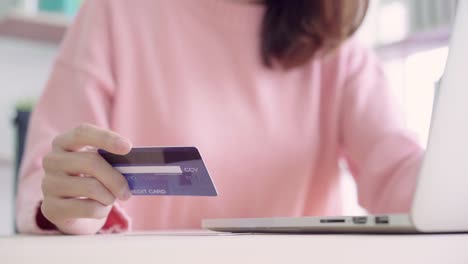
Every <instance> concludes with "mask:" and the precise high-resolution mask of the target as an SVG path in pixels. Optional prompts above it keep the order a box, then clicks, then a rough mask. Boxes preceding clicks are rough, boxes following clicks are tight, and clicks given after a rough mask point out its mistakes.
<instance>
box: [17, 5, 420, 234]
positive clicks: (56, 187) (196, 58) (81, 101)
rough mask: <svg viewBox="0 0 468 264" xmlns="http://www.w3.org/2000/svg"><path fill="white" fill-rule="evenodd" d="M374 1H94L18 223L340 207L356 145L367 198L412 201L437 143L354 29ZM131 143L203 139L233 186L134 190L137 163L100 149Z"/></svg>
mask: <svg viewBox="0 0 468 264" xmlns="http://www.w3.org/2000/svg"><path fill="white" fill-rule="evenodd" d="M367 4H368V3H367V1H359V0H353V1H350V0H334V1H330V0H322V1H319V0H301V1H299V0H298V1H274V0H267V1H265V2H264V3H248V2H247V1H240V0H236V1H235V0H197V1H192V0H176V1H174V0H159V1H154V0H140V1H123V0H121V1H114V0H112V1H111V0H93V1H87V2H86V3H85V4H84V6H83V8H82V10H81V11H80V13H79V15H78V17H77V18H76V22H75V23H74V25H73V26H72V28H71V29H70V31H69V32H68V34H67V36H66V39H65V40H64V43H63V45H62V48H61V51H60V53H59V55H58V58H57V60H56V64H55V67H54V69H53V72H52V75H51V77H50V79H49V82H48V84H47V87H46V89H45V91H44V93H43V95H42V97H41V99H40V101H39V103H38V105H37V107H36V109H35V111H34V113H33V116H32V121H31V125H30V133H29V136H28V143H27V149H26V156H25V159H24V162H23V166H22V171H21V180H20V187H19V188H20V189H19V197H18V205H17V207H18V208H17V209H18V210H17V219H18V222H17V224H18V227H19V230H20V231H21V232H35V233H44V232H58V231H60V232H63V233H68V234H92V233H96V232H113V231H125V230H128V229H130V228H132V227H133V229H135V230H144V229H160V228H170V229H175V228H198V227H200V220H201V219H202V218H211V217H267V216H303V215H336V214H340V212H341V197H340V181H339V179H340V178H339V166H338V163H339V160H340V159H341V158H345V159H346V160H347V162H348V164H349V167H350V169H351V171H352V173H353V175H354V177H355V179H356V182H357V186H358V191H359V202H360V204H361V205H362V206H364V207H365V208H366V209H367V210H369V211H371V212H374V213H378V212H387V213H397V212H406V211H408V209H409V205H410V201H411V198H412V194H413V189H414V186H415V178H416V174H417V170H418V166H419V163H420V158H421V154H422V151H421V148H420V147H419V146H418V145H417V144H416V143H415V142H414V141H413V140H412V139H411V138H410V137H409V136H408V134H407V131H406V130H405V128H404V126H403V125H402V123H401V122H400V120H399V118H398V113H397V111H396V107H395V104H394V101H393V99H392V98H391V96H390V94H389V89H388V85H387V82H386V80H385V78H384V75H383V73H382V69H381V66H380V65H379V62H378V60H377V59H376V58H375V56H374V55H373V54H372V53H370V52H369V51H368V50H367V49H365V48H363V47H361V46H360V45H359V44H358V43H357V41H356V40H355V39H353V38H350V36H351V35H352V34H353V33H354V32H355V30H356V29H357V27H358V26H359V24H360V23H361V21H362V19H363V17H364V14H365V10H366V8H367ZM132 145H133V146H148V145H150V146H163V145H172V146H174V145H177V146H179V145H180V146H187V145H190V146H192V145H194V146H197V147H198V148H199V149H200V151H201V152H202V153H203V155H204V158H205V161H206V163H207V166H208V167H209V168H210V171H211V174H212V177H213V180H214V182H215V183H216V185H217V188H218V192H219V196H218V197H215V198H207V197H169V196H159V197H134V198H131V199H129V198H130V194H129V190H128V186H127V183H126V181H125V180H124V178H123V177H122V175H120V174H119V173H118V172H117V171H116V170H114V169H113V168H112V167H110V165H109V164H107V163H106V162H105V161H104V160H103V159H102V158H101V157H100V156H99V155H98V154H96V152H95V151H89V148H92V149H95V148H103V149H106V150H108V151H110V152H114V153H117V154H125V153H127V152H128V151H129V150H130V148H131V146H132ZM82 174H85V175H87V176H88V177H77V175H82ZM78 197H79V198H78ZM130 221H131V222H130ZM130 223H132V225H130Z"/></svg>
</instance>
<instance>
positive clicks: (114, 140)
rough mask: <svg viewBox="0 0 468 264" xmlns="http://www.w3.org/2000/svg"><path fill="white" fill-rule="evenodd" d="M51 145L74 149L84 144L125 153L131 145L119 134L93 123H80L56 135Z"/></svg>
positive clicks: (59, 148) (55, 147) (62, 148)
mask: <svg viewBox="0 0 468 264" xmlns="http://www.w3.org/2000/svg"><path fill="white" fill-rule="evenodd" d="M52 146H53V148H54V149H58V150H65V151H76V150H79V149H81V148H83V147H86V146H92V147H96V148H100V149H104V150H106V151H108V152H111V153H114V154H121V155H124V154H127V153H128V152H129V151H130V150H131V148H132V145H131V143H130V141H129V140H128V139H126V138H124V137H122V136H120V135H119V134H117V133H115V132H112V131H109V130H105V129H102V128H99V127H96V126H94V125H90V124H82V125H79V126H78V127H76V128H74V129H72V130H70V131H68V132H66V133H64V134H62V135H59V136H57V137H56V138H55V139H54V141H53V143H52Z"/></svg>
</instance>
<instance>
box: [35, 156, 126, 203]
mask: <svg viewBox="0 0 468 264" xmlns="http://www.w3.org/2000/svg"><path fill="white" fill-rule="evenodd" d="M51 156H52V158H50V159H52V160H57V161H56V162H55V165H54V166H55V169H56V170H57V171H63V172H65V173H66V174H69V175H77V174H85V175H90V176H92V177H94V178H96V180H98V181H99V182H100V183H102V184H103V185H104V186H105V187H106V188H107V189H108V190H109V191H110V192H111V193H112V194H113V195H114V196H115V197H117V198H119V199H121V200H127V199H128V198H130V190H129V187H128V183H127V181H126V180H125V178H124V177H123V176H122V174H121V173H120V172H119V171H117V170H116V169H114V168H113V167H112V166H111V165H110V164H109V163H107V161H106V160H104V158H102V157H101V156H100V155H99V154H98V153H96V152H62V153H59V154H55V157H54V155H51ZM44 167H48V165H47V164H46V165H44ZM72 177H73V176H72Z"/></svg>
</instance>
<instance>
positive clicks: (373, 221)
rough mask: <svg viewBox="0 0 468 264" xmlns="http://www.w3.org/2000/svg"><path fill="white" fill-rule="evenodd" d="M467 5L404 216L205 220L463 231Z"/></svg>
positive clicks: (466, 211)
mask: <svg viewBox="0 0 468 264" xmlns="http://www.w3.org/2000/svg"><path fill="white" fill-rule="evenodd" d="M467 69H468V1H458V8H457V15H456V18H455V23H454V28H453V32H452V36H451V41H450V49H449V56H448V60H447V64H446V68H445V73H444V77H443V79H442V83H441V87H440V90H439V94H438V97H437V98H436V99H435V100H436V101H435V104H434V105H435V109H434V110H433V113H432V122H431V128H430V134H429V140H428V145H427V150H426V153H425V155H424V160H423V163H422V165H421V169H420V172H419V175H418V182H417V186H416V191H415V194H414V198H413V201H412V206H411V210H410V212H409V214H400V215H393V214H388V215H386V214H382V215H366V216H336V217H329V216H327V217H277V218H241V219H204V220H203V221H202V227H203V228H204V229H209V230H214V231H228V232H288V233H451V232H467V231H468V70H467Z"/></svg>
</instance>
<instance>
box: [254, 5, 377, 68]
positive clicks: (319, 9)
mask: <svg viewBox="0 0 468 264" xmlns="http://www.w3.org/2000/svg"><path fill="white" fill-rule="evenodd" d="M265 4H266V8H267V10H266V13H265V17H264V18H263V25H262V32H261V34H262V35H261V54H262V59H263V62H264V63H265V65H267V66H272V64H273V62H275V61H276V62H278V63H279V64H280V65H281V66H282V67H284V68H286V69H290V68H294V67H297V66H300V65H303V64H304V63H306V62H307V61H309V60H310V59H311V58H312V57H313V56H314V54H316V52H317V51H318V50H324V51H330V50H333V49H335V48H337V47H338V46H339V45H340V44H341V43H342V42H343V41H345V40H346V39H347V38H348V37H349V36H351V35H352V34H353V33H354V32H355V31H356V30H357V29H358V27H359V26H360V25H361V23H362V21H363V19H364V17H365V14H366V11H367V8H368V6H369V0H265Z"/></svg>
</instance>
